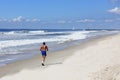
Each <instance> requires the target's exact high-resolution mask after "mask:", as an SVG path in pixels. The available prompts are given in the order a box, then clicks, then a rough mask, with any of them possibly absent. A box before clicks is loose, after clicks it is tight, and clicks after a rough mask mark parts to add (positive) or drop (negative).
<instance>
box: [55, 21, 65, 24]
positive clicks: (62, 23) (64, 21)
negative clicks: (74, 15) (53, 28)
mask: <svg viewBox="0 0 120 80" xmlns="http://www.w3.org/2000/svg"><path fill="white" fill-rule="evenodd" d="M57 23H62V24H64V23H66V21H64V20H61V21H57Z"/></svg>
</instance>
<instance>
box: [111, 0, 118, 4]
mask: <svg viewBox="0 0 120 80" xmlns="http://www.w3.org/2000/svg"><path fill="white" fill-rule="evenodd" d="M110 1H111V2H112V3H117V2H118V1H120V0H110Z"/></svg>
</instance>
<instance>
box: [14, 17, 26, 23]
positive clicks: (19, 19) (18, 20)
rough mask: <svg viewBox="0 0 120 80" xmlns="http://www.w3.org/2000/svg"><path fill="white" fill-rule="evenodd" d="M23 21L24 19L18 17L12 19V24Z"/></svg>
mask: <svg viewBox="0 0 120 80" xmlns="http://www.w3.org/2000/svg"><path fill="white" fill-rule="evenodd" d="M23 19H24V18H23V17H22V16H19V17H17V18H13V19H12V21H13V22H22V21H23Z"/></svg>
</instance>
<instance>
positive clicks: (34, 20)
mask: <svg viewBox="0 0 120 80" xmlns="http://www.w3.org/2000/svg"><path fill="white" fill-rule="evenodd" d="M31 21H32V22H38V21H40V19H32V20H31Z"/></svg>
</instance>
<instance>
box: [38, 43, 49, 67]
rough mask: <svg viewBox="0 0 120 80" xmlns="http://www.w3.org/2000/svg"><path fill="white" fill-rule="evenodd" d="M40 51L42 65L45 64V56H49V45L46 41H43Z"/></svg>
mask: <svg viewBox="0 0 120 80" xmlns="http://www.w3.org/2000/svg"><path fill="white" fill-rule="evenodd" d="M40 51H41V55H42V66H45V65H44V62H45V58H46V56H47V53H46V51H48V47H47V45H46V44H45V42H43V45H42V46H41V47H40Z"/></svg>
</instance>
